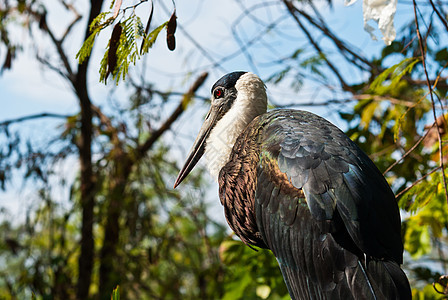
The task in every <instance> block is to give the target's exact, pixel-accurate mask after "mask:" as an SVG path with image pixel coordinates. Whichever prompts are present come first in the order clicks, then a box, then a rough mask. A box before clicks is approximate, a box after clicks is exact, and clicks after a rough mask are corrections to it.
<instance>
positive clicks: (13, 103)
mask: <svg viewBox="0 0 448 300" xmlns="http://www.w3.org/2000/svg"><path fill="white" fill-rule="evenodd" d="M46 2H47V3H48V4H49V5H52V7H53V8H52V9H51V10H50V11H49V15H48V23H49V24H50V26H52V28H55V30H56V32H57V33H58V34H61V33H62V29H63V28H64V26H63V25H64V24H67V22H69V21H70V15H68V14H67V13H66V12H65V11H64V10H63V9H59V8H58V5H57V4H54V3H52V2H54V1H46ZM129 2H130V1H126V0H125V1H123V6H126V5H127V4H128V3H129ZM167 3H169V2H167ZM244 3H246V5H247V6H250V5H252V4H255V3H257V2H256V1H245V2H244ZM176 4H177V15H178V23H179V24H180V26H182V27H183V28H185V30H186V31H187V32H189V33H190V34H191V35H192V36H193V38H194V40H195V41H196V42H197V43H199V44H200V45H201V47H203V48H204V49H205V50H207V51H208V52H210V53H211V54H212V56H213V57H214V59H215V60H219V59H220V58H221V57H226V56H228V55H230V54H231V53H233V52H234V51H236V50H237V49H238V43H237V41H236V40H235V39H234V38H233V37H232V34H231V25H232V24H233V23H234V21H235V20H236V19H237V18H238V17H239V16H240V14H241V7H240V6H239V5H238V4H237V1H236V0H235V1H216V0H207V1H204V0H194V1H193V0H188V1H177V2H176ZM76 5H77V7H78V9H79V10H80V11H85V9H86V7H87V2H86V1H77V2H76ZM107 7H108V4H107V5H105V6H104V8H107ZM319 7H320V9H321V14H322V15H323V16H324V17H325V18H326V20H327V21H328V23H329V24H330V25H331V26H332V29H333V31H334V32H336V33H337V34H339V35H340V36H342V37H344V38H345V39H346V41H348V42H349V43H351V44H353V45H355V46H356V47H357V48H358V49H361V50H360V51H362V52H363V53H364V54H365V55H367V56H371V55H376V54H377V53H378V51H379V49H381V48H382V47H383V45H384V44H383V42H382V41H381V40H379V41H372V40H371V39H370V36H369V34H368V33H366V32H365V31H364V30H363V20H362V3H361V2H360V1H358V2H357V3H355V4H354V5H352V6H349V7H346V6H344V5H343V2H342V1H336V2H334V3H333V7H332V8H328V6H327V4H326V2H322V3H321V4H319ZM404 7H407V6H404ZM409 8H410V6H409V7H407V8H402V10H401V11H400V8H399V12H398V16H400V15H403V14H404V13H403V10H404V9H406V10H408V9H409ZM155 9H156V12H155V14H154V19H153V24H160V23H161V22H164V21H166V20H167V19H168V17H169V13H167V12H165V11H164V10H163V8H162V7H161V6H160V5H159V2H158V1H156V2H155ZM148 10H149V5H141V6H140V8H139V10H138V11H137V13H138V14H140V15H141V16H142V20H143V21H144V22H145V20H146V14H147V13H148ZM254 15H255V16H256V17H258V18H260V19H262V20H266V21H268V20H275V19H279V18H280V20H281V21H280V24H279V25H278V27H279V28H281V30H282V32H285V33H286V34H290V35H291V37H293V38H291V39H288V38H285V37H284V36H283V37H278V36H276V35H275V34H272V36H269V37H270V38H271V40H270V43H272V45H274V46H275V48H276V49H278V52H280V54H281V51H282V49H293V48H294V46H295V44H297V45H300V44H303V43H304V38H303V37H300V36H295V34H296V31H297V30H296V27H295V26H296V25H295V24H294V23H293V22H292V21H291V20H290V19H288V18H286V17H285V18H282V16H284V15H285V11H284V8H283V6H282V5H280V6H279V5H274V6H272V7H270V10H269V13H267V12H266V10H263V9H259V10H256V11H255V12H254ZM84 26H85V24H84V23H83V22H80V23H79V24H78V25H77V26H76V27H75V28H74V32H75V34H74V35H73V36H72V37H71V38H70V39H69V40H68V41H67V45H66V46H67V49H68V52H69V54H70V56H71V59H72V63H73V64H72V65H75V58H74V56H75V54H76V52H77V50H78V49H79V48H80V45H81V39H82V33H83V32H84ZM237 29H238V30H239V31H238V32H240V34H241V35H240V37H241V38H243V39H244V38H247V39H250V38H251V37H253V36H256V34H257V32H256V30H257V29H256V28H255V29H254V27H252V25H251V21H250V20H245V21H244V22H242V23H241V25H240V26H239V27H237ZM58 30H59V31H58ZM109 34H110V33H103V34H102V35H101V36H100V38H99V39H98V40H97V42H96V43H97V45H96V47H95V50H94V54H93V57H92V63H91V69H90V73H89V82H90V83H91V85H90V87H91V89H90V93H91V95H92V98H93V99H94V102H95V104H96V105H101V106H105V107H107V105H108V102H107V96H108V95H110V93H111V91H113V94H114V98H115V99H121V100H119V101H120V102H121V103H123V104H125V103H126V101H127V100H126V99H127V91H126V88H125V83H123V82H122V83H120V85H119V86H118V87H114V85H113V83H109V84H108V85H107V86H105V85H104V84H102V83H99V82H98V79H99V75H98V71H97V70H98V67H99V62H100V59H101V55H102V53H103V51H104V48H105V45H106V39H107V38H108V35H109ZM14 38H16V39H17V40H20V41H25V43H27V44H28V45H31V43H30V42H31V41H30V38H29V37H27V34H26V33H25V32H24V31H22V30H17V34H15V35H14ZM36 38H37V40H38V43H37V44H36V45H34V46H32V48H26V49H25V50H24V51H23V52H22V53H19V55H18V59H16V60H14V62H13V69H12V70H10V71H5V72H4V73H3V75H2V76H1V77H0V91H1V92H2V96H1V101H0V103H1V104H2V109H1V110H0V122H1V121H4V120H8V119H13V118H17V117H21V116H26V115H31V114H37V113H42V112H52V113H59V114H75V113H77V111H78V107H77V102H76V98H75V97H74V96H73V94H72V91H71V90H70V86H69V85H68V84H67V83H66V82H64V81H63V80H62V79H61V78H60V77H59V76H58V75H56V74H55V73H53V72H51V71H48V70H45V68H43V67H41V66H40V65H39V64H38V63H37V62H36V60H35V58H34V55H35V50H36V49H37V52H38V53H40V54H41V55H44V54H46V53H49V55H50V56H49V57H50V58H51V57H52V56H51V55H54V53H53V52H52V51H51V48H50V51H49V47H47V45H48V41H47V40H45V38H42V37H41V36H39V35H37V36H36ZM176 38H177V49H176V50H175V51H174V52H170V51H168V50H167V49H166V45H165V38H164V36H162V37H160V39H159V40H158V41H157V42H156V45H155V46H154V48H153V49H151V51H150V53H149V55H148V56H147V57H146V58H145V60H142V61H138V62H137V66H135V67H134V69H133V72H134V71H137V72H139V73H141V74H144V76H145V77H146V78H148V79H150V80H151V81H154V82H156V83H157V88H158V89H159V90H167V89H171V90H174V91H185V90H186V89H187V88H188V86H189V85H190V84H191V82H192V80H194V79H195V78H194V76H191V77H188V76H186V74H187V73H188V72H197V71H198V70H201V69H203V70H210V68H209V66H210V64H211V61H210V60H209V59H208V58H206V57H205V56H204V55H202V54H200V53H198V52H197V51H196V50H195V49H196V48H195V46H194V45H193V44H192V42H191V40H190V39H188V38H187V36H186V35H185V33H184V32H183V31H182V29H181V28H179V29H178V30H177V33H176ZM253 47H254V48H253V49H254V50H253V51H254V52H255V53H256V54H257V55H256V63H255V66H256V69H257V71H259V75H260V76H261V77H262V78H267V77H268V76H269V75H270V74H271V73H272V71H273V69H272V67H270V66H269V64H268V63H267V62H269V61H271V60H273V59H275V57H273V54H272V53H269V52H267V51H264V50H263V48H262V44H261V43H258V44H257V43H256V44H254V46H253ZM257 51H258V52H257ZM286 54H290V53H285V55H286ZM4 55H5V53H4V51H3V52H0V57H4ZM142 70H144V71H142ZM234 70H249V71H254V70H253V69H252V66H251V64H250V63H249V62H248V61H247V59H246V58H245V57H244V55H237V56H235V57H232V59H229V60H228V61H226V62H225V63H223V64H222V66H220V67H215V68H213V69H212V70H211V72H210V75H209V78H208V80H207V82H206V84H205V85H204V88H202V89H201V90H200V92H199V93H200V94H201V95H202V96H208V94H209V87H210V86H211V85H212V84H213V83H214V82H215V81H216V80H217V79H218V78H219V77H221V76H222V75H223V74H224V73H226V72H230V71H234ZM347 75H348V74H347ZM357 76H362V74H350V76H348V77H350V80H354V81H356V79H357ZM268 91H269V94H270V96H271V97H273V99H275V100H276V101H277V102H278V101H280V102H281V101H282V100H283V101H284V102H285V103H289V102H292V101H298V102H300V101H304V102H308V101H309V99H313V100H319V99H323V100H325V99H327V98H332V97H333V96H337V95H332V93H331V92H329V91H323V90H322V91H317V92H316V87H315V86H313V85H312V84H310V85H305V86H304V88H303V90H302V91H300V93H299V94H297V92H294V91H292V90H291V89H289V87H287V86H285V85H280V86H270V85H269V86H268ZM196 107H197V109H194V110H190V111H189V112H187V113H186V114H185V115H184V116H183V117H182V118H181V119H180V120H179V121H178V122H177V123H176V124H175V126H174V131H178V132H181V133H182V135H181V136H182V137H185V138H181V139H180V142H181V143H183V144H185V147H186V148H188V147H189V145H190V144H191V142H192V140H193V139H194V136H195V134H196V133H197V131H198V129H199V126H200V124H201V122H202V120H201V117H202V116H203V114H204V113H205V111H206V108H204V107H202V106H201V105H197V106H196ZM306 109H307V110H312V111H314V112H316V113H319V114H321V115H324V116H326V117H328V118H330V119H331V120H332V121H333V122H335V123H336V124H337V123H338V120H337V118H336V117H335V116H333V115H332V114H331V113H329V112H328V111H324V110H322V109H319V108H309V107H307V108H306ZM167 114H169V112H167ZM192 120H193V122H192ZM58 124H60V121H58V120H53V119H44V120H40V121H32V122H31V121H30V122H26V123H23V124H21V125H20V126H23V127H22V128H23V130H22V132H23V134H24V135H25V136H29V137H30V138H33V139H34V140H37V141H38V143H46V142H47V141H46V138H47V137H48V136H51V135H52V134H55V133H56V132H57V131H58V128H57V125H58ZM15 128H18V127H15ZM179 155H180V157H182V154H179ZM68 164H69V167H67V166H64V165H62V166H60V170H59V173H60V175H61V176H66V177H67V178H68V179H69V180H72V179H73V178H74V176H75V175H76V168H73V165H76V161H70V162H69V163H68ZM173 181H174V179H173ZM34 188H35V187H34V186H33V185H32V184H31V185H30V184H25V185H24V184H23V183H22V181H21V180H19V179H13V180H12V182H11V183H10V184H8V190H7V192H3V191H0V206H5V207H7V208H9V209H10V210H11V214H12V216H14V217H15V216H18V217H22V218H23V217H24V212H25V210H26V208H25V207H26V206H27V205H31V203H32V202H33V199H35V194H34ZM216 191H217V188H216V185H214V184H213V186H212V189H211V192H210V194H212V195H213V197H214V198H213V199H212V201H216V203H218V200H217V193H216ZM54 192H55V194H56V196H57V197H58V198H60V199H61V202H64V201H65V200H66V198H67V195H68V194H67V193H68V190H67V188H61V189H60V190H56V191H54Z"/></svg>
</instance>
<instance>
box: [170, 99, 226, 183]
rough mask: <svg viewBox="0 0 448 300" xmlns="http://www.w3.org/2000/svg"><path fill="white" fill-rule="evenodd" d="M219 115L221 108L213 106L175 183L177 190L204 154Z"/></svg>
mask: <svg viewBox="0 0 448 300" xmlns="http://www.w3.org/2000/svg"><path fill="white" fill-rule="evenodd" d="M218 115H219V108H218V107H213V106H212V107H211V108H210V111H209V112H208V114H207V116H206V117H205V121H204V124H202V127H201V130H200V131H199V134H198V137H197V138H196V140H195V141H194V144H193V147H191V150H190V153H189V154H188V157H187V160H186V161H185V163H184V166H183V167H182V170H180V172H179V175H178V176H177V179H176V182H174V188H176V187H177V186H178V185H179V184H180V183H181V182H182V180H184V179H185V178H186V177H187V175H188V174H189V173H190V172H191V170H193V168H194V166H196V164H197V163H198V161H199V159H200V158H201V157H202V155H203V154H204V151H205V141H206V140H207V138H208V136H209V135H210V132H211V131H212V129H213V127H214V126H215V124H216V122H217V121H218Z"/></svg>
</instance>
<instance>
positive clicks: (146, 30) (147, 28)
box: [140, 1, 154, 54]
mask: <svg viewBox="0 0 448 300" xmlns="http://www.w3.org/2000/svg"><path fill="white" fill-rule="evenodd" d="M153 13H154V2H153V1H151V13H150V14H149V18H148V22H146V28H145V35H144V36H143V41H142V45H141V47H140V54H142V52H143V45H144V44H145V41H146V36H147V35H148V32H149V27H150V25H151V20H152V15H153Z"/></svg>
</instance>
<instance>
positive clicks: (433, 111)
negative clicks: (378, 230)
mask: <svg viewBox="0 0 448 300" xmlns="http://www.w3.org/2000/svg"><path fill="white" fill-rule="evenodd" d="M415 1H416V0H413V3H414V18H415V26H416V31H417V36H418V42H419V45H420V51H421V53H422V64H423V70H424V71H425V76H426V84H427V86H428V89H429V95H430V98H431V105H432V113H433V117H434V122H435V125H436V128H437V138H438V140H439V159H440V168H441V169H442V178H443V187H444V190H445V198H446V202H447V203H448V187H447V183H446V175H445V168H444V163H443V148H442V147H443V145H442V136H441V134H440V128H439V124H438V122H437V114H436V104H435V102H434V96H433V89H432V85H431V82H430V80H429V75H428V70H427V68H426V59H425V48H424V46H423V39H422V35H421V33H420V29H419V25H418V18H417V3H416V2H415Z"/></svg>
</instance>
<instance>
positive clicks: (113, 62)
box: [106, 23, 123, 79]
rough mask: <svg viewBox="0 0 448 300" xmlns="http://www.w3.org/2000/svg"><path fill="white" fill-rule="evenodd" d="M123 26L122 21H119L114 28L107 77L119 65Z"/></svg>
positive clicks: (108, 57)
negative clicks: (119, 48)
mask: <svg viewBox="0 0 448 300" xmlns="http://www.w3.org/2000/svg"><path fill="white" fill-rule="evenodd" d="M122 31H123V28H122V27H121V23H117V24H116V25H115V26H114V30H112V35H111V37H110V41H109V53H108V55H107V66H108V68H107V73H106V79H107V77H108V76H109V74H110V73H112V74H113V72H114V71H115V67H116V66H117V50H118V45H119V44H120V36H121V32H122Z"/></svg>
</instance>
